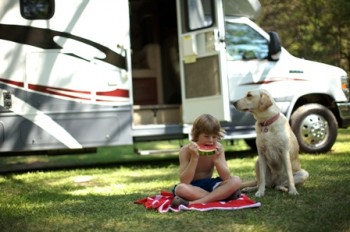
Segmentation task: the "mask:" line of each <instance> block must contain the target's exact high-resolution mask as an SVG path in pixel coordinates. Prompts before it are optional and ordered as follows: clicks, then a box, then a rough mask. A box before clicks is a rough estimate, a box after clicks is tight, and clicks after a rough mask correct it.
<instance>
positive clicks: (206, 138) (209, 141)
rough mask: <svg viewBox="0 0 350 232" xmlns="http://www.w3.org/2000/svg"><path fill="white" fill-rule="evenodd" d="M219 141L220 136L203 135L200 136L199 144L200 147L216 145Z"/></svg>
mask: <svg viewBox="0 0 350 232" xmlns="http://www.w3.org/2000/svg"><path fill="white" fill-rule="evenodd" d="M217 141H218V136H217V135H214V134H204V133H201V134H199V136H198V141H197V144H199V145H214V144H216V143H217Z"/></svg>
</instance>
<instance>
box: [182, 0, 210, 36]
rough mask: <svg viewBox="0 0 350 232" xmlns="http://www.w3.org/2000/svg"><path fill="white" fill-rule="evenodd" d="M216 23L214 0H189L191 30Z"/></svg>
mask: <svg viewBox="0 0 350 232" xmlns="http://www.w3.org/2000/svg"><path fill="white" fill-rule="evenodd" d="M213 24H214V13H213V1H212V0H187V26H188V29H189V30H190V31H193V30H197V29H201V28H205V27H210V26H212V25H213Z"/></svg>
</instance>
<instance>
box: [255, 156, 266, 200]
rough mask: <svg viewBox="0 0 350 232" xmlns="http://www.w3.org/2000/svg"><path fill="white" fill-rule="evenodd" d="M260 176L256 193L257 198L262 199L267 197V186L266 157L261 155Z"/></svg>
mask: <svg viewBox="0 0 350 232" xmlns="http://www.w3.org/2000/svg"><path fill="white" fill-rule="evenodd" d="M258 163H259V175H258V191H257V192H256V193H255V196H256V197H262V196H264V195H265V186H266V179H265V178H266V160H265V157H263V156H262V155H260V154H259V158H258Z"/></svg>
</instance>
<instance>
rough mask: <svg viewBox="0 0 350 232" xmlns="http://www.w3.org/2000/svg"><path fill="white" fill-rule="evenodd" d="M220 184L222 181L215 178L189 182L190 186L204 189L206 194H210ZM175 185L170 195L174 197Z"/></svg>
mask: <svg viewBox="0 0 350 232" xmlns="http://www.w3.org/2000/svg"><path fill="white" fill-rule="evenodd" d="M221 182H222V179H221V178H220V177H216V178H205V179H200V180H194V181H192V182H191V185H193V186H197V187H200V188H202V189H204V190H205V191H207V192H212V191H213V190H214V189H216V188H217V187H218V186H219V184H220V183H221ZM176 186H177V185H175V186H174V188H173V189H172V193H173V195H174V196H175V195H176V194H175V188H176Z"/></svg>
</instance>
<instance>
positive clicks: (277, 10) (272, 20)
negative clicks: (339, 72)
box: [257, 0, 350, 73]
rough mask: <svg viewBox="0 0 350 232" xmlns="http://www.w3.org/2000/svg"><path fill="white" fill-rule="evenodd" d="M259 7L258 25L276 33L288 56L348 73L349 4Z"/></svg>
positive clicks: (273, 0) (267, 0) (304, 1)
mask: <svg viewBox="0 0 350 232" xmlns="http://www.w3.org/2000/svg"><path fill="white" fill-rule="evenodd" d="M261 4H262V6H263V10H262V15H261V16H260V17H259V18H258V20H257V21H258V23H259V24H260V25H261V26H262V27H263V28H264V29H265V30H268V31H277V32H278V33H279V35H280V37H281V40H282V44H283V46H284V47H285V48H287V50H288V51H289V52H291V53H292V54H293V55H295V56H298V57H304V58H306V59H310V60H317V61H320V62H324V63H328V64H332V65H336V66H339V67H342V68H344V69H345V70H347V72H348V73H350V18H349V17H348V15H349V13H350V1H349V0H317V1H314V0H290V1H285V0H261Z"/></svg>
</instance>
